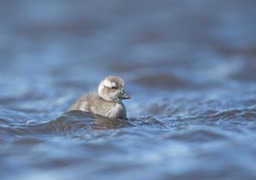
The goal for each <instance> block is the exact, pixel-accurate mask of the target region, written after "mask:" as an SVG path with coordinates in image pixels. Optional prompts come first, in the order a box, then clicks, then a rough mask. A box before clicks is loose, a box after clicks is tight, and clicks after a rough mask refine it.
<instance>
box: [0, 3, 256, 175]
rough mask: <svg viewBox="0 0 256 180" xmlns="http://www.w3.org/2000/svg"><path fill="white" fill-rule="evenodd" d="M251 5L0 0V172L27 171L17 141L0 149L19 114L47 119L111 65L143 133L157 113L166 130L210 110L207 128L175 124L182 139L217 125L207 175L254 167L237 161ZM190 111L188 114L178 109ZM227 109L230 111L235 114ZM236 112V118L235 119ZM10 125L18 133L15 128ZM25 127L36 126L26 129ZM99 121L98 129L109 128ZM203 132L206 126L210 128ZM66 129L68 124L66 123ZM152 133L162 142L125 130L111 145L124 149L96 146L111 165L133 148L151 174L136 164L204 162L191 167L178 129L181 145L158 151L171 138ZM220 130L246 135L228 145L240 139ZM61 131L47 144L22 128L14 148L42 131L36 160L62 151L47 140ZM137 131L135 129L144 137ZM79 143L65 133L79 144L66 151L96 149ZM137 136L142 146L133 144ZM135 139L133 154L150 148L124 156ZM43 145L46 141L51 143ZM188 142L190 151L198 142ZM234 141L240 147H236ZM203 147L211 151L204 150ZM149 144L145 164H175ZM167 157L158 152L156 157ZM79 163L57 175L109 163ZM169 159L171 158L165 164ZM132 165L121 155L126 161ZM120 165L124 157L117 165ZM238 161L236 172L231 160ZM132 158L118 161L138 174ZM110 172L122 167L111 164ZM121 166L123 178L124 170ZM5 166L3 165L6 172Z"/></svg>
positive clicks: (248, 99)
mask: <svg viewBox="0 0 256 180" xmlns="http://www.w3.org/2000/svg"><path fill="white" fill-rule="evenodd" d="M255 7H256V1H254V0H244V1H240V0H225V1H221V0H216V1H210V0H187V1H180V0H139V1H138V0H108V1H104V0H93V1H86V0H76V1H68V0H43V1H39V0H13V1H8V0H0V87H1V93H0V108H1V113H0V119H1V122H2V128H6V127H7V128H10V129H4V131H3V133H2V140H1V142H6V139H8V138H9V137H10V136H13V139H12V140H11V142H12V144H11V145H10V141H7V142H6V144H4V145H3V147H5V150H4V151H3V152H2V156H1V157H5V159H4V160H3V159H2V160H1V161H2V165H1V166H3V168H2V169H7V170H8V171H1V170H0V172H1V173H2V174H3V175H4V176H3V177H6V178H7V177H9V174H8V173H7V172H12V170H11V169H12V167H16V169H20V174H22V175H23V176H22V177H26V178H30V175H29V174H30V173H31V171H32V170H31V166H32V165H31V163H30V162H31V158H32V157H34V156H32V157H31V156H28V157H27V159H26V158H25V160H24V159H23V161H24V163H25V165H24V167H25V170H24V169H23V168H21V166H20V164H17V162H16V159H17V157H20V156H21V155H19V152H16V151H15V152H13V153H12V154H8V155H6V154H5V153H6V150H10V149H12V150H13V149H17V147H19V146H20V145H21V144H23V143H20V142H19V138H20V136H21V137H23V136H22V135H21V134H22V133H21V132H19V131H17V132H16V130H17V129H16V130H15V131H14V130H13V129H12V128H18V129H19V128H21V127H20V126H21V125H24V124H40V123H48V122H51V120H53V119H55V118H57V117H58V116H60V115H61V114H62V113H64V112H66V111H67V109H68V107H69V106H70V105H71V104H72V102H73V101H74V100H75V99H76V98H77V97H79V96H80V95H81V94H83V93H84V92H88V91H93V90H95V89H96V88H97V85H98V83H99V81H100V80H101V79H102V78H104V77H105V76H108V75H118V76H121V77H122V78H123V79H124V80H125V81H126V89H127V91H128V92H129V93H130V94H131V96H132V97H133V99H132V100H131V101H125V104H126V106H127V110H128V116H129V117H132V118H139V120H141V121H143V120H144V121H145V120H146V121H149V122H148V124H149V127H148V128H149V130H148V129H147V131H148V134H147V133H145V134H139V135H138V137H144V138H145V139H147V138H149V139H150V140H151V139H154V138H155V136H153V135H154V133H152V131H151V130H152V129H150V128H152V127H154V128H155V127H156V126H157V127H158V125H159V124H158V123H159V122H158V123H156V122H155V119H158V120H159V121H160V122H161V123H162V125H163V127H164V128H167V129H168V131H169V130H170V131H174V132H176V131H175V130H174V129H170V128H171V127H178V128H181V127H183V126H185V127H187V126H188V127H190V126H191V125H194V124H197V125H202V124H204V125H205V122H207V123H209V122H211V123H212V122H214V123H215V125H216V126H217V127H216V129H214V130H212V129H207V128H208V126H207V128H206V129H203V130H202V129H196V130H195V131H194V129H193V130H191V129H190V130H191V131H192V133H191V131H190V130H189V134H187V136H184V139H187V138H188V137H191V136H192V137H193V135H195V136H196V137H197V135H198V134H200V132H206V134H207V137H208V136H209V137H211V138H212V139H214V140H216V139H218V138H220V137H222V136H223V137H225V138H224V139H221V140H220V141H221V143H224V144H226V143H227V144H226V145H227V150H226V151H225V152H224V153H223V154H222V147H223V144H222V145H220V146H213V147H214V148H215V150H216V151H214V150H213V151H214V152H212V151H210V153H209V154H210V155H209V154H208V155H209V159H210V160H213V159H219V158H222V161H218V162H215V164H212V166H211V167H213V169H211V170H209V171H208V170H206V172H207V173H208V175H209V176H211V177H215V178H216V177H233V178H234V177H235V178H236V177H239V178H242V177H243V178H244V177H247V178H249V179H250V178H255V177H256V175H255V172H256V170H255V167H254V168H253V167H252V166H250V165H249V164H250V163H251V162H252V161H253V160H255V151H256V150H255V147H256V146H255V135H254V133H253V131H252V129H253V130H255V127H256V126H255V122H254V120H255V117H256V115H255V114H256V113H255V104H256V95H255V92H256V84H255V82H256V75H255V72H256V35H255V32H256V11H255ZM199 116H200V118H199ZM152 117H153V118H152ZM202 117H203V118H202ZM191 118H192V119H193V118H195V119H194V120H193V121H188V119H191ZM212 118H213V119H214V121H213V120H212ZM209 119H210V120H209ZM233 119H235V120H236V122H235V123H234V122H233V121H232V120H233ZM178 120H179V121H178ZM211 120H212V121H211ZM226 120H227V121H226ZM247 122H248V124H247ZM155 123H156V124H155ZM10 124H11V125H10ZM235 124H236V125H235ZM244 124H246V125H245V126H246V127H244V126H243V125H244ZM219 125H220V126H221V128H222V127H224V128H227V127H233V128H235V129H236V130H234V131H231V132H230V133H231V134H232V135H227V134H226V129H225V130H224V131H219ZM233 125H234V126H233ZM238 125H239V128H238ZM163 127H162V126H161V128H163ZM241 127H242V128H241ZM137 128H138V129H130V130H126V131H125V132H123V134H126V135H127V137H126V138H128V139H129V140H131V141H132V140H135V139H136V138H134V136H135V137H137V136H136V135H134V133H135V132H134V131H144V130H141V129H140V126H139V127H137ZM161 128H160V129H161ZM160 129H158V130H160ZM237 129H246V133H245V134H243V133H242V134H243V135H244V136H242V137H243V138H244V139H242V140H241V134H239V133H241V132H239V133H238V134H236V133H237ZM119 131H123V130H119ZM0 132H2V131H0ZM7 132H8V133H7ZM186 132H187V131H185V134H186ZM6 133H7V134H6ZM16 133H18V135H19V138H17V137H16V135H17V134H16ZM20 133H21V134H20ZM34 133H35V134H37V132H36V131H35V132H34ZM68 133H70V132H68ZM73 133H74V132H73ZM86 133H87V135H85V134H86ZM86 133H84V134H83V135H82V136H81V137H80V138H81V139H83V140H84V139H86V140H88V137H87V136H88V132H87V131H86ZM97 133H98V132H97ZM104 133H106V132H104ZM108 133H109V132H107V134H103V135H101V136H102V137H109V134H108ZM114 133H116V132H114ZM176 133H177V134H178V135H177V136H179V135H180V131H177V132H176ZM212 133H213V134H212ZM214 133H217V135H216V136H215V134H214ZM218 133H219V134H218ZM233 133H234V134H233ZM71 134H72V133H71ZM74 134H75V135H76V136H77V134H76V133H74ZM110 134H111V133H110ZM135 134H136V133H135ZM158 135H159V137H165V138H163V139H161V140H159V141H160V142H162V143H163V144H161V145H160V147H162V149H161V148H160V150H159V149H154V148H153V146H150V145H149V144H146V145H145V144H143V143H141V142H140V141H138V142H137V141H136V140H135V142H136V143H138V144H136V145H134V144H132V143H131V142H129V143H127V144H126V143H124V142H123V144H121V145H118V148H120V149H121V150H120V149H119V150H120V152H121V151H123V150H124V149H126V148H127V147H130V146H132V147H134V149H131V151H129V152H124V154H126V156H127V158H130V159H129V160H127V159H126V158H124V159H122V158H123V156H122V153H120V152H119V151H118V152H119V156H118V155H117V157H116V156H114V154H118V153H116V151H115V149H118V148H117V147H116V144H115V145H113V146H114V147H111V146H110V147H108V148H109V151H107V153H108V154H110V157H111V158H113V157H115V158H117V159H122V160H123V162H124V164H122V163H120V164H121V166H122V165H123V166H122V167H123V169H126V168H127V166H126V165H127V164H125V163H127V162H130V160H131V159H133V160H134V159H136V160H137V161H138V164H139V167H141V169H142V172H149V171H153V172H154V173H155V176H150V175H149V177H147V176H146V177H147V178H149V179H150V178H153V179H154V178H156V179H158V178H159V177H161V178H163V179H165V178H174V177H176V178H181V179H182V178H188V177H191V175H192V177H196V178H200V177H207V173H206V174H202V172H201V173H200V169H202V168H204V167H205V165H206V164H208V163H206V162H208V161H207V160H206V161H203V162H202V161H200V160H199V159H197V158H198V156H197V155H198V154H193V155H192V156H190V155H191V154H190V153H191V151H193V150H195V149H193V147H190V143H191V142H188V141H187V140H186V141H185V142H183V140H184V139H183V138H181V139H182V140H181V139H179V140H181V142H179V143H180V144H179V145H180V146H182V147H181V149H183V150H184V151H182V150H181V154H179V153H178V152H180V148H178V150H177V151H175V152H174V151H168V152H167V151H162V150H163V149H165V148H166V146H164V144H165V145H166V144H167V146H168V147H172V148H173V147H176V145H177V144H176V143H173V141H172V139H173V136H171V138H170V137H169V135H168V137H169V138H167V139H168V140H167V139H166V134H165V135H164V136H162V135H163V134H161V133H160V134H158ZM204 135H205V134H204ZM212 135H213V136H212ZM37 136H38V134H37V135H35V136H33V137H30V138H32V139H37V138H36V137H37ZM95 136H96V135H95V134H94V135H92V136H91V137H90V138H91V139H90V141H92V142H94V141H95V140H96V139H97V138H98V137H97V138H96V137H95ZM177 136H176V135H175V137H177ZM199 136H200V135H199ZM226 136H227V137H226ZM111 137H112V138H113V139H111V138H110V139H108V140H106V141H104V140H102V142H103V145H104V143H106V142H108V141H110V142H112V141H115V138H117V137H116V136H115V135H113V134H111ZM118 137H119V136H118ZM138 137H137V138H138ZM182 137H183V136H182ZM232 137H233V138H235V139H236V138H237V139H236V140H235V141H236V143H237V144H239V143H241V142H242V141H243V142H244V143H245V142H253V143H252V144H251V146H250V147H248V146H247V144H240V145H241V146H239V145H238V146H239V147H240V149H239V148H238V149H236V151H235V150H234V149H233V145H232V146H231V145H230V144H229V142H230V140H231V139H232ZM40 138H42V137H40ZM73 138H74V136H72V135H71V137H70V139H71V140H70V139H69V141H71V142H69V141H68V142H66V141H65V140H63V139H61V140H59V141H58V140H56V142H57V144H58V145H56V146H57V147H56V148H54V147H55V146H54V147H53V146H52V144H51V143H49V139H44V138H43V140H40V142H38V141H31V139H30V140H28V142H29V143H28V142H27V141H26V143H27V145H25V146H24V151H23V152H26V150H25V149H29V148H30V145H31V146H32V145H33V146H34V144H40V143H43V145H44V146H43V147H48V148H49V149H51V150H50V151H46V150H45V149H44V148H43V150H42V149H40V148H38V149H37V150H35V151H34V155H38V154H40V153H42V152H44V153H46V154H47V155H49V156H50V157H48V156H47V157H48V158H49V162H48V161H47V162H46V164H47V163H48V164H51V163H52V159H51V158H53V159H54V158H56V156H57V157H59V158H60V159H62V158H64V157H66V156H69V155H70V154H69V153H68V150H66V151H65V150H62V151H61V150H59V149H58V148H60V147H63V146H65V145H66V144H69V143H71V144H72V143H74V142H73ZM95 138H96V139H95ZM200 138H201V136H200ZM200 138H198V139H197V138H195V139H196V140H195V141H198V142H200V143H201V139H200ZM211 138H210V139H211ZM215 138H216V139H215ZM21 139H22V138H21ZM138 139H140V138H138ZM149 139H148V140H146V141H149V142H151V141H150V140H149ZM170 139H171V140H170ZM126 140H127V139H126ZM17 141H18V143H17ZM63 141H65V142H64V144H63ZM22 142H23V141H22ZM54 142H55V141H54ZM56 142H55V143H56ZM143 142H144V143H146V142H145V141H143ZM26 143H25V144H26ZM83 143H84V144H83ZM83 143H82V146H80V145H77V146H78V149H79V150H81V152H80V151H79V152H77V156H78V157H76V158H78V159H79V158H80V156H83V157H86V158H89V157H94V156H96V155H98V154H97V152H96V154H93V153H92V154H83V153H82V151H83V150H84V148H85V147H86V148H88V147H87V145H88V144H87V142H83ZM200 143H199V144H200ZM140 144H141V145H143V147H144V146H145V147H149V148H148V149H143V147H140V146H139V145H140ZM103 145H102V146H103ZM201 145H202V146H203V145H204V144H200V146H199V147H201ZM211 145H212V144H211ZM218 145H219V144H218ZM138 146H139V147H140V148H142V149H143V150H142V151H141V154H143V155H145V157H144V156H143V157H144V158H145V159H147V158H146V157H148V158H149V157H150V158H149V159H150V161H148V159H147V161H146V160H145V159H143V158H142V159H140V158H139V159H138V158H135V157H137V155H138V152H137V148H135V147H138ZM65 147H66V146H65ZM103 147H104V148H106V147H105V146H103ZM184 147H186V148H184ZM203 147H204V146H203ZM224 147H225V146H224ZM112 148H113V149H112ZM150 148H153V149H154V153H155V154H154V153H153V155H152V152H149V149H150ZM190 148H192V150H191V149H190ZM214 148H213V149H214ZM247 148H248V149H247ZM53 149H58V151H57V152H55V151H54V150H53ZM174 149H175V148H174ZM41 150H42V152H41ZM86 150H88V149H86ZM93 150H94V149H93ZM93 150H92V152H93ZM197 150H198V149H197ZM204 150H205V149H204ZM59 151H60V152H59ZM88 151H90V148H89V150H88ZM248 151H249V153H248ZM21 152H22V151H21ZM39 152H40V153H39ZM193 152H194V153H197V152H199V153H200V149H199V151H193ZM215 152H216V154H215ZM244 152H247V154H246V155H245V153H244ZM37 153H38V154H37ZM55 153H56V154H58V155H56V154H55ZM159 153H160V154H159ZM170 153H174V154H172V155H173V156H169V155H170ZM182 153H184V154H182ZM211 153H213V154H214V156H211V155H212V154H211ZM234 153H237V154H244V156H243V155H241V156H242V157H240V159H239V160H238V161H235V160H232V161H231V162H230V159H233V155H231V154H234ZM32 154H33V153H32ZM139 154H140V153H139ZM141 154H140V155H141ZM175 154H179V155H180V156H179V157H178V159H175V158H177V156H175ZM220 154H221V155H220ZM227 154H228V155H227ZM79 155H80V156H79ZM111 155H112V156H113V157H112V156H111ZM151 155H152V156H153V157H154V158H156V159H155V160H156V161H157V164H156V165H157V167H159V166H158V165H161V164H165V165H166V167H169V165H170V166H175V167H176V169H175V168H174V169H172V170H170V169H168V168H166V167H165V168H163V169H155V167H156V166H154V163H153V162H155V161H154V160H153V159H154V158H153V159H152V156H151ZM201 155H202V154H200V157H201ZM219 155H220V156H219ZM222 155H223V157H222ZM226 155H227V157H226ZM205 156H207V153H206V154H205ZM104 157H105V156H104ZM181 157H182V158H181ZM207 157H208V156H207ZM225 157H226V158H225ZM115 158H113V159H114V160H113V159H112V160H113V161H115V160H116V161H115V162H116V163H117V164H118V163H119V161H118V160H117V159H115ZM168 158H169V160H170V161H169V163H167V162H166V161H165V159H168ZM173 158H174V160H172V159H173ZM179 158H180V159H179ZM183 158H184V159H186V160H187V158H188V159H189V158H192V160H193V161H189V162H190V163H191V164H192V165H191V164H186V163H185V164H182V163H181V161H183ZM194 158H195V159H194ZM211 158H213V159H211ZM6 159H7V160H6ZM46 159H47V158H46ZM64 159H65V158H64ZM106 159H108V158H107V156H106ZM66 160H67V162H70V160H73V159H72V157H71V158H70V159H66ZM144 160H145V161H144ZM180 160H181V161H180ZM98 161H99V162H101V163H102V164H103V166H104V164H105V165H106V166H107V165H109V164H108V163H109V161H108V160H106V161H105V160H104V158H103V160H102V159H100V160H98ZM10 162H11V163H10ZM65 162H66V161H65ZM148 162H151V163H152V166H148ZM83 163H84V162H83ZM83 163H80V164H79V166H75V167H74V168H73V169H71V170H70V171H67V174H69V175H70V176H66V179H68V178H81V177H84V175H85V174H86V175H87V176H88V177H92V178H95V177H105V178H106V177H109V178H113V177H115V176H114V175H113V174H112V175H111V174H108V173H109V172H112V171H113V170H108V171H101V170H99V171H98V169H97V166H92V167H87V168H88V169H90V168H91V170H92V172H97V176H96V175H95V174H93V173H91V171H86V172H84V173H83V172H80V170H81V166H82V167H84V166H86V165H85V164H83ZM90 163H92V162H90ZM144 163H145V164H144ZM32 164H33V163H32ZM67 164H69V163H67ZM71 164H72V163H71ZM81 164H82V165H81ZM120 164H119V165H120ZM128 164H129V163H128ZM138 164H136V165H138ZM177 164H178V165H179V166H176V165H177ZM232 164H235V165H234V166H232ZM80 165H81V166H80ZM133 165H134V164H133V163H132V161H131V162H130V166H133ZM236 165H237V166H236ZM251 165H252V164H251ZM130 166H129V165H128V168H129V167H130ZM114 167H116V166H114ZM134 167H136V166H134ZM218 167H220V168H225V167H230V168H227V169H226V171H225V173H226V175H227V176H225V173H224V174H223V173H222V171H221V170H220V169H218ZM88 169H87V170H88ZM103 169H104V168H103ZM114 169H115V168H114ZM121 169H122V168H121ZM241 169H242V171H241V173H240V171H238V170H241ZM33 170H34V173H33V175H34V176H32V177H33V178H35V177H37V175H38V174H39V175H42V173H43V172H44V168H42V166H40V165H39V166H38V167H37V169H33ZM133 170H134V169H130V171H128V172H129V173H131V174H134V177H138V178H141V177H144V176H142V174H143V173H139V172H138V171H135V170H134V171H133ZM63 171H65V170H63V169H62V168H60V169H59V171H56V172H57V173H56V172H54V173H53V174H47V176H42V177H47V178H49V177H50V178H53V179H54V178H59V177H62V178H64V179H65V177H64V176H63V175H62V172H63ZM78 171H79V172H80V173H78ZM234 171H235V172H236V173H235V174H233V175H234V176H229V175H231V174H232V173H233V172H234ZM65 172H66V171H65ZM73 172H75V174H76V173H77V174H76V175H77V176H76V175H71V174H73ZM253 172H254V173H253ZM55 173H56V174H55ZM129 173H128V175H129ZM145 174H147V173H144V175H145ZM182 174H183V175H182ZM245 174H247V175H245ZM89 175H91V176H89ZM101 175H102V176H101ZM106 175H109V176H106ZM119 175H127V174H126V173H124V174H122V173H120V172H119ZM136 175H137V176H136ZM162 175H163V176H162ZM214 175H216V176H214ZM125 177H127V179H129V176H125ZM11 178H15V177H14V176H11ZM144 178H145V177H144ZM124 179H125V178H124Z"/></svg>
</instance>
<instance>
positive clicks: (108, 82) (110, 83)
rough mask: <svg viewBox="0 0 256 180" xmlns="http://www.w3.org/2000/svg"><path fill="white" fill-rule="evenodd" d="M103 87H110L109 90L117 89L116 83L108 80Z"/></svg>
mask: <svg viewBox="0 0 256 180" xmlns="http://www.w3.org/2000/svg"><path fill="white" fill-rule="evenodd" d="M103 85H104V86H105V87H108V88H112V87H116V83H115V82H111V81H109V80H108V79H106V80H104V81H103Z"/></svg>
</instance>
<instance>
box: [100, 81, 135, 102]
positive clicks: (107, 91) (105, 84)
mask: <svg viewBox="0 0 256 180" xmlns="http://www.w3.org/2000/svg"><path fill="white" fill-rule="evenodd" d="M124 87H125V83H124V81H123V80H122V79H121V78H120V77H117V76H108V77H106V78H105V79H103V80H102V81H101V82H100V84H99V87H98V94H99V96H100V97H101V98H102V99H104V100H106V101H110V102H120V101H122V100H123V99H131V97H130V96H129V95H128V94H126V92H125V90H124Z"/></svg>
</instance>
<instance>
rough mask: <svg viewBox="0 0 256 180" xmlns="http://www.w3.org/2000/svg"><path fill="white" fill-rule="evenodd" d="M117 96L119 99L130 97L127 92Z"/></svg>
mask: <svg viewBox="0 0 256 180" xmlns="http://www.w3.org/2000/svg"><path fill="white" fill-rule="evenodd" d="M119 98H120V99H131V98H132V97H131V96H129V95H128V94H126V93H123V94H121V95H120V96H119Z"/></svg>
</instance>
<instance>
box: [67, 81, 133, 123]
mask: <svg viewBox="0 0 256 180" xmlns="http://www.w3.org/2000/svg"><path fill="white" fill-rule="evenodd" d="M125 99H131V96H130V95H128V94H127V93H126V92H125V82H124V81H123V79H121V78H120V77H118V76H108V77H106V78H104V79H103V80H102V81H100V83H99V86H98V91H96V92H93V93H89V94H85V95H82V96H81V97H80V98H78V99H77V100H76V101H75V102H74V104H72V106H71V107H70V108H69V111H84V112H89V113H93V114H95V115H100V116H103V117H107V118H110V119H116V118H118V119H127V113H126V107H125V105H124V103H123V102H122V100H125Z"/></svg>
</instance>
